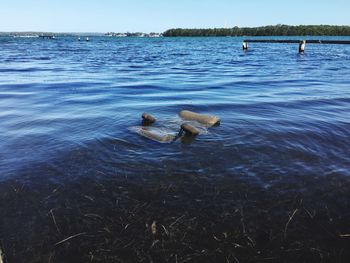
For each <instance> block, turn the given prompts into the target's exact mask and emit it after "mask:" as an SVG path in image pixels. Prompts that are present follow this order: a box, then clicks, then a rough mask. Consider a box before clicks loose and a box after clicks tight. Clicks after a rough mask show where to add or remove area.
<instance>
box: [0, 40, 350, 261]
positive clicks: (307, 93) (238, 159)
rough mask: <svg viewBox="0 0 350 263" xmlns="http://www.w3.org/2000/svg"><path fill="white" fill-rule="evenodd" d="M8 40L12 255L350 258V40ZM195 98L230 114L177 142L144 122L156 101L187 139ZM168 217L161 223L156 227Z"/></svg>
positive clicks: (5, 197)
mask: <svg viewBox="0 0 350 263" xmlns="http://www.w3.org/2000/svg"><path fill="white" fill-rule="evenodd" d="M0 44H1V49H0V123H1V125H0V172H1V175H0V187H1V192H0V194H1V196H0V197H1V198H0V202H1V203H0V209H1V211H0V212H1V215H2V218H1V220H0V227H1V232H0V235H1V236H0V240H1V243H0V244H1V245H0V246H1V247H2V249H3V250H4V251H5V253H6V254H7V258H8V260H9V262H10V261H11V262H62V260H63V261H64V260H66V259H67V258H70V260H69V261H71V262H137V261H139V262H151V261H152V260H153V261H154V262H186V261H189V262H191V260H192V262H199V261H201V262H205V260H207V261H208V262H213V261H215V260H219V261H220V260H221V261H223V262H237V260H242V261H246V262H253V261H255V262H256V261H261V260H264V259H271V260H276V261H277V262H278V261H279V260H278V259H281V258H286V260H287V261H288V262H293V259H292V258H293V257H292V254H293V253H294V256H296V257H299V259H300V260H301V261H308V262H313V261H314V262H318V259H320V258H324V259H325V260H326V261H327V260H330V261H334V260H333V259H335V258H336V259H337V260H338V261H339V262H346V259H348V258H349V254H347V253H348V252H345V251H347V249H346V247H347V245H348V243H347V242H348V239H346V238H345V237H341V235H344V234H347V233H349V232H350V229H349V225H348V223H347V222H348V221H349V219H350V216H349V212H348V211H350V210H349V208H350V205H349V202H350V200H349V198H348V197H347V192H348V190H349V180H350V179H349V178H350V177H349V175H350V154H349V149H348V147H347V145H349V144H350V122H349V120H350V89H349V84H350V77H349V76H350V74H349V72H350V64H349V60H350V47H348V46H342V47H341V48H339V47H335V46H331V45H308V46H307V50H306V53H305V54H304V55H302V56H301V55H299V54H297V46H294V45H288V44H274V45H271V44H254V45H253V44H251V46H250V50H249V51H248V52H245V53H244V52H242V50H241V39H236V38H185V39H183V38H176V39H168V38H159V39H129V38H128V39H115V38H104V37H96V38H93V39H91V41H90V42H85V41H84V42H79V41H77V40H76V39H74V38H58V39H55V40H52V41H51V40H43V39H18V38H16V39H14V38H0ZM184 109H186V110H192V111H195V112H200V113H205V114H213V115H217V116H219V117H220V118H221V125H220V126H217V127H213V128H210V129H205V128H203V127H199V128H200V129H201V132H200V134H199V135H198V136H197V137H196V138H188V137H185V138H183V139H182V140H177V141H175V142H173V143H166V144H162V143H158V142H156V141H153V140H149V139H147V138H145V137H143V136H140V135H139V134H138V132H135V131H140V126H141V114H142V112H144V111H147V112H149V113H151V114H154V115H155V116H156V117H157V119H158V120H159V122H157V123H156V124H155V125H154V127H153V126H152V127H149V129H161V130H158V131H160V133H166V134H170V135H174V136H176V134H177V133H178V131H179V126H180V124H181V120H180V119H179V118H178V117H177V113H178V112H179V111H181V110H184ZM118 205H119V206H118ZM294 211H296V212H295V214H294V216H293V218H292V219H291V220H290V222H289V223H288V225H287V226H286V223H287V222H288V220H289V218H290V217H291V216H292V215H293V212H294ZM4 215H5V216H4ZM53 218H54V220H53ZM153 220H156V221H157V222H159V225H158V227H159V229H160V230H159V232H158V233H159V236H154V237H153V236H152V234H150V233H149V232H147V231H148V230H147V229H148V228H147V227H145V225H146V224H148V225H149V226H150V225H151V224H152V222H153ZM286 229H287V230H286ZM76 234H81V235H79V236H77V237H76V239H75V238H72V239H71V240H70V242H64V243H62V245H63V246H59V245H61V244H59V245H56V246H55V244H56V243H58V242H60V241H62V240H64V239H65V238H68V237H71V236H74V235H76ZM133 237H134V238H133ZM157 240H158V242H157ZM68 241H69V240H68ZM162 249H163V250H162ZM74 251H78V252H79V253H73V252H74ZM160 251H163V252H160ZM203 251H204V252H203ZM291 253H292V254H291ZM127 255H130V258H129V259H127ZM294 259H295V257H294ZM50 260H51V261H50ZM128 260H129V261H128ZM225 260H226V261H225ZM67 262H68V261H67Z"/></svg>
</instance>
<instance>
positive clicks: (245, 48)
mask: <svg viewBox="0 0 350 263" xmlns="http://www.w3.org/2000/svg"><path fill="white" fill-rule="evenodd" d="M242 48H243V50H248V42H247V41H243V45H242Z"/></svg>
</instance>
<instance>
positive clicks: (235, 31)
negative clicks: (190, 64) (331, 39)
mask: <svg viewBox="0 0 350 263" xmlns="http://www.w3.org/2000/svg"><path fill="white" fill-rule="evenodd" d="M163 35H164V36H165V37H223V36H350V26H330V25H301V26H288V25H275V26H263V27H233V28H212V29H183V28H177V29H169V30H167V31H165V32H164V34H163Z"/></svg>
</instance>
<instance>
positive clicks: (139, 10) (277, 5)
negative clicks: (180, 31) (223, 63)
mask: <svg viewBox="0 0 350 263" xmlns="http://www.w3.org/2000/svg"><path fill="white" fill-rule="evenodd" d="M273 24H290V25H299V24H333V25H335V24H337V25H350V0H288V1H284V0H1V3H0V31H31V30H33V31H53V32H107V31H115V32H125V31H143V32H151V31H155V32H163V31H164V30H166V29H168V28H174V27H185V28H203V27H233V26H236V25H237V26H260V25H273Z"/></svg>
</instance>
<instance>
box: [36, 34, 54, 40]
mask: <svg viewBox="0 0 350 263" xmlns="http://www.w3.org/2000/svg"><path fill="white" fill-rule="evenodd" d="M39 37H40V38H45V39H55V36H54V35H40V36H39Z"/></svg>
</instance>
